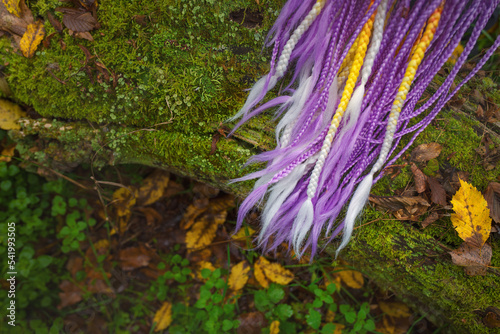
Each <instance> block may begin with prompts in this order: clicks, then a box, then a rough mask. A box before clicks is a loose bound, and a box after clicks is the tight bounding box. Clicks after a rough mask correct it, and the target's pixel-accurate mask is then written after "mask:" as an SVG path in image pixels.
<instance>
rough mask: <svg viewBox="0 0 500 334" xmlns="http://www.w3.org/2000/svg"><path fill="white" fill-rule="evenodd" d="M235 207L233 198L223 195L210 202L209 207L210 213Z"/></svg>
mask: <svg viewBox="0 0 500 334" xmlns="http://www.w3.org/2000/svg"><path fill="white" fill-rule="evenodd" d="M235 205H236V203H235V202H234V197H233V196H231V195H225V196H222V197H218V198H216V199H213V200H211V201H210V205H209V207H210V210H211V211H212V212H219V211H226V210H228V209H230V208H233V207H234V206H235Z"/></svg>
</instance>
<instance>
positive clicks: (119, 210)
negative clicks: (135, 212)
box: [113, 188, 136, 217]
mask: <svg viewBox="0 0 500 334" xmlns="http://www.w3.org/2000/svg"><path fill="white" fill-rule="evenodd" d="M135 202H136V199H135V194H134V193H133V191H132V190H131V189H129V188H118V189H117V190H116V191H115V192H114V193H113V205H114V207H115V208H116V214H117V216H119V217H121V216H127V215H129V214H130V209H131V208H132V207H133V206H134V205H135Z"/></svg>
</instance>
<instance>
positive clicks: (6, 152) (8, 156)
mask: <svg viewBox="0 0 500 334" xmlns="http://www.w3.org/2000/svg"><path fill="white" fill-rule="evenodd" d="M16 145H17V144H16V143H12V144H10V145H8V146H6V147H4V148H3V149H2V153H0V161H5V162H9V161H10V160H12V157H13V156H14V150H15V149H16Z"/></svg>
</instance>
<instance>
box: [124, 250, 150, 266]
mask: <svg viewBox="0 0 500 334" xmlns="http://www.w3.org/2000/svg"><path fill="white" fill-rule="evenodd" d="M150 260H151V256H150V252H149V251H148V250H147V248H146V247H145V246H143V245H140V246H139V247H129V248H125V249H122V250H120V261H121V263H120V265H121V267H122V269H123V270H125V271H130V270H134V269H136V268H140V267H145V266H147V265H148V264H149V261H150Z"/></svg>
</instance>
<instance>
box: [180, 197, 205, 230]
mask: <svg viewBox="0 0 500 334" xmlns="http://www.w3.org/2000/svg"><path fill="white" fill-rule="evenodd" d="M208 203H209V201H208V198H205V197H203V198H200V199H197V200H194V201H193V204H191V205H190V206H188V208H187V209H186V213H184V216H183V217H182V221H181V228H182V229H183V230H187V229H188V228H190V227H191V226H192V225H193V224H194V222H195V220H196V218H197V217H198V216H199V215H201V214H202V213H203V212H205V211H207V209H208Z"/></svg>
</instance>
